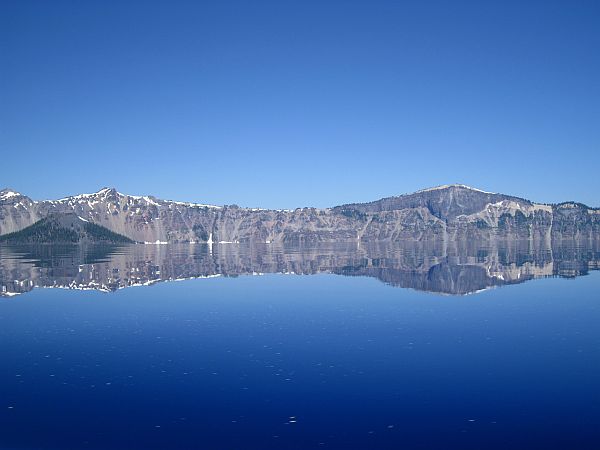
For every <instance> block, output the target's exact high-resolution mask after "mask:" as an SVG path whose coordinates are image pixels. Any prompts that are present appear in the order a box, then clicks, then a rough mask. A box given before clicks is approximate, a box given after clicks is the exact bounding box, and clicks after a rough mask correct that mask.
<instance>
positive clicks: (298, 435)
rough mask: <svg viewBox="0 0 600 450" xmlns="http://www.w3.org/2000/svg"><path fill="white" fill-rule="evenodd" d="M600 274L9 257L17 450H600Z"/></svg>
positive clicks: (455, 259) (3, 257) (458, 253)
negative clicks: (426, 449) (97, 449)
mask: <svg viewBox="0 0 600 450" xmlns="http://www.w3.org/2000/svg"><path fill="white" fill-rule="evenodd" d="M599 262H600V250H599V247H598V246H597V245H595V244H589V243H588V244H586V245H581V244H580V243H578V244H577V245H575V244H573V243H564V244H560V245H549V246H548V247H547V248H544V247H543V246H542V247H540V248H535V247H534V248H532V246H531V245H530V244H529V243H521V242H518V243H514V242H513V243H486V244H481V245H475V244H473V243H456V244H450V245H449V244H448V243H445V244H443V243H440V244H436V245H433V244H431V245H430V244H428V245H423V244H417V243H415V244H410V245H409V244H406V245H403V246H395V247H386V246H382V247H370V248H360V247H356V246H352V245H349V246H335V247H321V248H309V249H306V248H305V249H297V248H296V249H290V248H277V247H272V246H266V245H265V246H261V247H242V246H236V245H220V246H213V247H212V248H209V247H208V246H205V245H196V246H190V245H188V246H176V245H173V246H171V245H164V246H163V245H157V246H140V245H138V246H130V247H120V248H106V247H103V248H100V247H98V248H85V249H81V248H60V247H38V248H27V247H0V291H1V292H0V293H1V294H2V297H0V356H1V362H0V448H164V449H171V448H206V449H247V448H252V449H288V448H289V449H310V448H336V449H350V448H358V449H379V448H394V449H397V448H407V449H412V448H430V449H443V448H459V449H469V448H473V449H484V448H485V449H489V448H502V449H506V448H511V449H514V448H523V449H531V448H568V449H575V448H590V449H592V448H598V442H600V384H599V380H600V327H599V326H598V324H599V323H600V295H599V292H600V273H599V272H597V271H595V269H597V268H598V267H599ZM259 274H260V275H262V276H258V275H259ZM300 275H302V276H300ZM179 279H181V280H183V279H185V281H181V282H172V281H174V280H179ZM169 280H170V282H168V281H169ZM129 286H131V287H129ZM52 287H54V288H59V287H60V288H64V289H50V288H52ZM465 294H471V295H465Z"/></svg>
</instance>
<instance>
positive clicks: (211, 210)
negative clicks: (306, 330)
mask: <svg viewBox="0 0 600 450" xmlns="http://www.w3.org/2000/svg"><path fill="white" fill-rule="evenodd" d="M67 215H70V216H73V215H74V216H76V217H77V218H79V219H81V221H83V222H85V223H90V224H95V225H99V226H101V227H104V228H106V229H107V230H106V231H102V232H101V233H100V234H101V235H106V233H108V232H113V233H116V234H118V235H121V236H124V237H125V238H127V239H131V240H132V241H136V242H145V243H177V242H205V243H293V244H301V243H321V242H346V241H358V242H363V241H364V242H397V241H402V240H407V239H410V240H417V241H423V240H430V239H436V240H437V239H442V240H444V241H446V240H455V239H463V238H470V239H471V238H472V239H490V238H494V239H496V238H507V239H533V240H541V241H549V240H552V239H565V238H568V239H598V238H600V209H599V208H592V207H589V206H586V205H584V204H582V203H577V202H564V203H559V204H540V203H534V202H532V201H530V200H526V199H524V198H519V197H514V196H510V195H504V194H497V193H491V192H485V191H482V190H479V189H475V188H472V187H468V186H465V185H460V184H453V185H444V186H439V187H435V188H429V189H424V190H421V191H417V192H415V193H412V194H406V195H400V196H396V197H388V198H383V199H380V200H377V201H373V202H370V203H353V204H346V205H340V206H336V207H332V208H310V207H305V208H297V209H293V210H270V209H260V208H242V207H239V206H236V205H231V206H213V205H206V204H198V203H189V202H177V201H171V200H161V199H158V198H156V197H152V196H134V195H127V194H122V193H120V192H118V191H117V190H116V189H114V188H103V189H101V190H99V191H98V192H95V193H93V194H80V195H75V196H70V197H66V198H62V199H59V200H44V201H35V200H32V199H31V198H29V197H27V196H25V195H23V194H21V193H18V192H16V191H14V190H11V189H3V190H1V191H0V235H6V234H8V233H14V232H18V231H20V230H23V229H24V228H26V227H30V226H31V225H34V224H36V223H37V222H39V221H41V220H45V219H47V218H48V217H54V218H56V217H60V216H67ZM59 222H60V221H59ZM86 239H87V240H92V241H93V240H95V237H94V236H93V235H86Z"/></svg>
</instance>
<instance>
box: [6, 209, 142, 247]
mask: <svg viewBox="0 0 600 450" xmlns="http://www.w3.org/2000/svg"><path fill="white" fill-rule="evenodd" d="M0 242H6V243H11V244H45V243H53V244H55V243H60V244H71V243H72V244H80V243H110V244H126V243H134V241H132V240H131V239H129V238H128V237H126V236H123V235H121V234H118V233H114V232H112V231H110V230H109V229H108V228H106V227H103V226H101V225H96V224H94V223H91V222H87V221H85V220H83V219H82V218H80V217H79V216H77V215H76V214H53V215H50V216H48V217H46V218H44V219H41V220H39V221H37V222H36V223H34V224H33V225H30V226H28V227H26V228H24V229H22V230H20V231H17V232H14V233H9V234H5V235H2V236H0Z"/></svg>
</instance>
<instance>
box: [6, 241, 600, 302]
mask: <svg viewBox="0 0 600 450" xmlns="http://www.w3.org/2000/svg"><path fill="white" fill-rule="evenodd" d="M599 262H600V242H597V241H596V242H593V241H585V242H579V241H577V242H575V241H572V240H569V241H555V242H553V243H552V244H547V245H539V246H534V245H532V242H531V241H508V242H507V241H494V242H472V241H458V242H403V243H398V244H393V245H390V244H385V245H376V244H371V245H368V246H365V245H360V246H358V245H356V244H354V243H353V244H342V245H340V244H335V245H333V244H332V245H326V246H323V245H321V246H317V247H281V246H276V245H257V246H244V245H213V246H209V245H205V244H197V245H185V244H178V245H129V246H119V247H107V246H88V247H77V246H70V247H66V246H0V295H1V296H4V297H7V296H12V295H17V294H21V293H24V292H28V291H30V290H32V289H33V288H35V287H47V288H48V287H56V288H66V289H93V290H100V291H115V290H117V289H121V288H124V287H128V286H140V285H149V284H153V283H156V282H159V281H169V280H183V279H188V278H202V277H214V276H228V277H231V276H238V275H260V274H263V273H284V274H317V273H333V274H340V275H347V276H368V277H374V278H377V279H379V280H381V281H383V282H385V283H387V284H389V285H392V286H398V287H405V288H413V289H418V290H422V291H430V292H436V293H442V294H451V295H463V294H470V293H475V292H479V291H482V290H485V289H488V288H492V287H497V286H503V285H507V284H515V283H521V282H523V281H527V280H531V279H534V278H539V277H550V276H562V277H575V276H578V275H585V274H587V273H588V271H590V270H594V269H598V268H599Z"/></svg>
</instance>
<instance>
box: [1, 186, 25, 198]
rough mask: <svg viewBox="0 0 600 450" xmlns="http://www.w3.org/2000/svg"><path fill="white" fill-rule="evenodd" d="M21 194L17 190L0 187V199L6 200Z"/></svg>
mask: <svg viewBox="0 0 600 450" xmlns="http://www.w3.org/2000/svg"><path fill="white" fill-rule="evenodd" d="M20 195H21V194H20V193H19V192H17V191H13V190H12V189H8V188H7V189H2V190H1V191H0V200H8V199H9V198H12V197H19V196H20Z"/></svg>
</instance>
